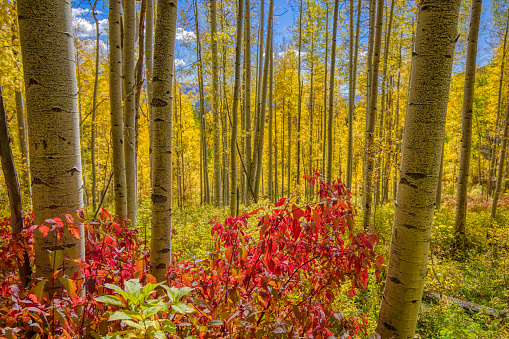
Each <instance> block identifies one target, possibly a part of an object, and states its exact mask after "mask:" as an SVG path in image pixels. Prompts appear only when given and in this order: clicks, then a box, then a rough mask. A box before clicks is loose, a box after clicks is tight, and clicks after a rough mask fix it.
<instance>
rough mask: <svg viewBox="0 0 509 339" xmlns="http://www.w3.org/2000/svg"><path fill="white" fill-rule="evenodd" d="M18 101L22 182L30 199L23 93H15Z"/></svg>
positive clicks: (17, 115)
mask: <svg viewBox="0 0 509 339" xmlns="http://www.w3.org/2000/svg"><path fill="white" fill-rule="evenodd" d="M15 99H16V117H17V119H18V137H19V151H20V153H21V162H22V165H23V169H22V171H21V172H22V176H23V178H22V181H23V187H22V191H23V194H25V196H26V197H30V195H31V192H30V167H29V166H28V142H27V129H26V123H25V121H26V119H25V113H24V109H23V107H24V105H23V94H22V93H21V92H18V91H16V93H15Z"/></svg>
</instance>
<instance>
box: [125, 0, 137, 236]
mask: <svg viewBox="0 0 509 339" xmlns="http://www.w3.org/2000/svg"><path fill="white" fill-rule="evenodd" d="M123 4H124V6H125V7H124V17H123V20H124V21H123V23H124V28H123V46H122V76H123V92H124V100H123V102H124V156H125V177H126V193H127V216H128V218H129V220H131V225H132V226H133V227H135V226H136V210H137V195H138V194H137V189H136V186H137V185H136V180H137V175H136V173H137V169H136V167H137V166H136V127H135V125H136V113H135V106H136V105H135V98H134V90H135V82H134V45H135V42H134V39H135V36H136V7H135V0H123Z"/></svg>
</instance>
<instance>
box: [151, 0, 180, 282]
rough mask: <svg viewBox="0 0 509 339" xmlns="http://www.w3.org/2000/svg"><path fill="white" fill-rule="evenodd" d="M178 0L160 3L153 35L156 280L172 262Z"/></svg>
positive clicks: (153, 249) (153, 259) (153, 254)
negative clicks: (174, 99)
mask: <svg viewBox="0 0 509 339" xmlns="http://www.w3.org/2000/svg"><path fill="white" fill-rule="evenodd" d="M177 10H178V1H177V0H159V1H158V2H157V20H156V29H155V36H154V78H153V79H152V81H153V87H152V89H153V98H152V102H151V103H150V105H151V106H152V111H153V115H154V121H153V134H152V135H153V138H154V142H153V147H154V149H153V162H154V169H153V171H152V174H153V178H152V228H151V230H152V234H151V238H150V239H151V243H150V253H151V255H150V271H151V273H152V274H153V275H154V277H155V278H156V279H157V281H164V280H166V272H167V271H168V265H169V263H170V262H171V240H172V238H171V235H172V216H173V180H172V171H173V165H172V157H173V112H172V93H173V90H172V85H173V64H174V58H175V54H174V52H175V34H176V30H177Z"/></svg>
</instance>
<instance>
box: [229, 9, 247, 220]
mask: <svg viewBox="0 0 509 339" xmlns="http://www.w3.org/2000/svg"><path fill="white" fill-rule="evenodd" d="M243 4H244V3H243V0H238V4H237V35H236V40H235V87H234V89H233V107H232V134H231V144H230V172H231V176H230V214H231V215H232V216H236V215H237V213H238V208H239V206H238V196H237V195H238V192H237V125H238V123H239V117H238V110H239V99H240V54H241V53H240V52H241V50H242V14H243V13H242V12H243V8H242V6H243Z"/></svg>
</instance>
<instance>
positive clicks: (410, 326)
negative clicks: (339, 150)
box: [376, 0, 461, 339]
mask: <svg viewBox="0 0 509 339" xmlns="http://www.w3.org/2000/svg"><path fill="white" fill-rule="evenodd" d="M460 2H461V1H460V0H451V1H443V0H424V1H421V2H420V3H419V12H418V15H417V27H416V37H415V46H414V50H413V53H412V63H413V67H412V74H411V83H410V92H409V98H408V110H407V116H406V119H405V132H404V134H405V135H404V144H403V158H402V161H401V170H400V180H399V187H398V193H397V201H396V210H395V215H394V226H393V231H392V241H391V251H390V255H389V264H388V269H387V280H386V283H385V289H384V294H383V295H384V297H383V299H382V304H381V306H380V316H379V318H378V326H377V329H376V331H377V333H378V334H380V336H381V338H382V339H388V338H413V336H414V333H415V326H416V324H417V317H418V313H419V307H420V302H421V298H422V293H423V289H424V280H425V277H426V275H427V274H428V254H429V247H430V239H431V229H432V224H433V213H434V203H435V198H436V189H437V181H438V171H439V168H440V156H441V153H442V149H443V139H444V137H445V117H446V113H447V102H448V97H449V86H450V80H451V71H452V63H453V59H452V56H453V55H454V45H455V42H456V39H457V36H458V31H457V27H458V17H459V9H460Z"/></svg>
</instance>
